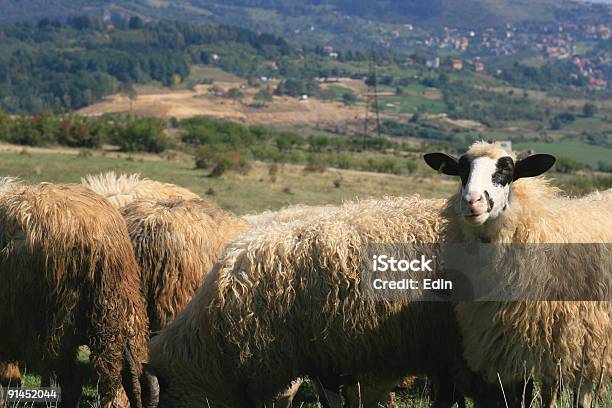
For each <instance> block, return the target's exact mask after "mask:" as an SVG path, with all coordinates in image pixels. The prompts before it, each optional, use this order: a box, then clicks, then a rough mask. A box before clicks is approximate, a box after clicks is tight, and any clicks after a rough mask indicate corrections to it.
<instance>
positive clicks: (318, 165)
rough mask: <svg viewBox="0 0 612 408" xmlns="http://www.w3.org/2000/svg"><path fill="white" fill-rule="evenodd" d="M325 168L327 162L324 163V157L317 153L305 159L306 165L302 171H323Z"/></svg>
mask: <svg viewBox="0 0 612 408" xmlns="http://www.w3.org/2000/svg"><path fill="white" fill-rule="evenodd" d="M325 170H327V164H326V163H325V159H324V158H323V157H321V156H319V155H314V154H311V155H310V156H308V158H307V159H306V166H304V171H305V172H307V173H323V172H324V171H325Z"/></svg>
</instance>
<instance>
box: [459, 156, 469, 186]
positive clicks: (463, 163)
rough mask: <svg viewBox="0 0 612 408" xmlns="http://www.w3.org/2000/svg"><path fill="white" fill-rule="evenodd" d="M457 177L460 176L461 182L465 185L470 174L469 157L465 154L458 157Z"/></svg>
mask: <svg viewBox="0 0 612 408" xmlns="http://www.w3.org/2000/svg"><path fill="white" fill-rule="evenodd" d="M458 169H459V177H461V184H462V185H463V186H464V187H465V184H466V183H467V181H468V177H469V176H470V159H469V158H468V157H467V156H461V157H460V158H459V164H458Z"/></svg>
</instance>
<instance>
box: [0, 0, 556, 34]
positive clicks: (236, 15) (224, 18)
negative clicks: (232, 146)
mask: <svg viewBox="0 0 612 408" xmlns="http://www.w3.org/2000/svg"><path fill="white" fill-rule="evenodd" d="M564 3H566V2H565V0H535V1H527V0H452V1H451V0H434V1H427V2H424V1H420V0H408V1H406V0H382V1H376V2H372V1H369V0H358V1H352V0H308V1H296V0H271V1H268V0H228V1H218V0H213V1H202V0H177V1H166V0H128V1H121V2H119V1H112V0H111V1H109V0H76V1H67V0H24V1H20V0H2V1H0V9H1V10H2V14H1V15H0V22H14V21H20V20H25V19H39V18H43V17H48V18H56V17H62V16H68V15H73V14H75V11H76V10H78V13H87V14H91V15H97V16H102V15H103V13H105V12H106V13H107V14H110V15H120V16H125V15H140V16H142V17H147V18H162V17H164V18H178V19H187V20H200V21H209V22H217V23H230V24H239V25H241V26H244V27H247V28H251V29H256V30H266V31H270V30H273V31H274V33H275V34H279V35H283V36H288V35H290V34H294V40H297V41H299V40H300V39H303V38H305V39H307V41H312V40H313V39H318V40H321V39H322V38H325V37H329V36H333V35H338V34H341V33H343V32H346V31H351V32H353V30H354V29H355V28H357V27H358V28H359V30H355V31H354V33H356V34H358V39H359V40H363V41H366V44H368V43H369V41H368V39H370V40H371V36H368V27H367V26H368V25H372V23H373V22H374V23H378V24H403V23H413V24H417V25H419V26H421V25H423V26H429V27H440V26H451V27H470V28H473V27H485V26H500V25H503V24H505V23H519V22H523V21H527V20H529V21H547V20H551V19H552V18H553V17H554V13H555V9H556V8H557V7H558V6H560V5H561V4H564ZM355 25H356V26H355ZM351 26H353V27H351ZM359 32H361V34H359Z"/></svg>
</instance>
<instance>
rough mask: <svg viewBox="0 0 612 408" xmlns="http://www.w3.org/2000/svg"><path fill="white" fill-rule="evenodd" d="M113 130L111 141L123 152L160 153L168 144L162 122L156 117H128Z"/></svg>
mask: <svg viewBox="0 0 612 408" xmlns="http://www.w3.org/2000/svg"><path fill="white" fill-rule="evenodd" d="M115 131H116V133H115V135H114V136H113V141H114V142H115V143H116V144H117V145H119V147H120V148H121V150H123V151H125V152H138V151H145V152H150V153H161V152H163V151H164V150H166V149H167V148H168V147H169V146H170V140H169V139H168V136H166V134H165V133H164V124H163V123H162V121H160V120H158V119H151V118H146V119H142V118H130V119H128V120H127V122H126V123H125V124H123V125H122V126H119V127H117V129H116V130H115Z"/></svg>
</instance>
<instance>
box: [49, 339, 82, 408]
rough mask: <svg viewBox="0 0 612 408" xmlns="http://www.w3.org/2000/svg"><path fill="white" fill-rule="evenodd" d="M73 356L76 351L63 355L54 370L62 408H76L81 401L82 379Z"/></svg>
mask: <svg viewBox="0 0 612 408" xmlns="http://www.w3.org/2000/svg"><path fill="white" fill-rule="evenodd" d="M75 356H76V349H75V350H74V351H73V352H71V353H65V354H64V355H63V357H62V358H61V360H60V361H59V364H58V366H57V369H56V370H55V372H56V373H57V381H58V383H59V386H60V389H61V392H62V407H63V408H78V407H79V403H80V401H81V392H82V391H83V378H82V375H81V373H80V372H79V367H78V363H77V361H76V358H75Z"/></svg>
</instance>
